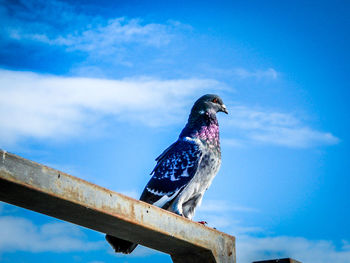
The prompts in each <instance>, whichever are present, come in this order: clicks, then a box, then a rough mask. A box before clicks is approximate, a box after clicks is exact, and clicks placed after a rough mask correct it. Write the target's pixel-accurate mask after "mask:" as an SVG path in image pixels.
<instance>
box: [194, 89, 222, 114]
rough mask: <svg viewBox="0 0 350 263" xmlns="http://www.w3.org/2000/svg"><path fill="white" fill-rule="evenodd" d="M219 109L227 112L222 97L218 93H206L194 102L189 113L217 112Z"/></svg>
mask: <svg viewBox="0 0 350 263" xmlns="http://www.w3.org/2000/svg"><path fill="white" fill-rule="evenodd" d="M220 111H221V112H225V113H226V114H228V111H227V108H226V106H225V104H224V102H223V101H222V99H221V98H220V97H219V96H218V95H215V94H207V95H204V96H202V97H200V98H199V99H198V100H197V101H196V102H195V103H194V105H193V108H192V111H191V114H204V113H217V112H220Z"/></svg>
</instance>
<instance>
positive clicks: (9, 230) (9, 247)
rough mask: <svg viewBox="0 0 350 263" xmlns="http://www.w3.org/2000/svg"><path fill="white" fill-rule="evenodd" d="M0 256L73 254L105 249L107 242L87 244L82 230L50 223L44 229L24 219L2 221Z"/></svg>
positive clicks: (8, 218) (11, 218)
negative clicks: (33, 253)
mask: <svg viewBox="0 0 350 263" xmlns="http://www.w3.org/2000/svg"><path fill="white" fill-rule="evenodd" d="M0 225H1V228H0V253H1V252H11V251H30V252H48V251H50V252H55V253H59V252H69V251H90V250H98V249H103V248H104V247H105V242H104V241H99V242H91V241H87V240H86V238H85V237H84V234H83V233H82V232H81V231H80V230H79V228H78V227H76V226H74V225H72V224H68V223H48V224H44V225H42V226H40V227H38V226H36V225H34V224H33V223H32V222H31V221H29V220H28V219H25V218H21V217H13V216H1V217H0Z"/></svg>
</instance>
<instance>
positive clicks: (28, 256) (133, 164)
mask: <svg viewBox="0 0 350 263" xmlns="http://www.w3.org/2000/svg"><path fill="white" fill-rule="evenodd" d="M0 3H1V5H0V22H1V24H2V27H1V28H0V90H1V96H0V147H1V148H2V149H5V150H7V151H10V152H12V153H15V154H19V155H21V156H23V157H26V158H29V159H31V160H34V161H37V162H40V163H43V164H46V165H49V166H52V167H54V168H57V169H60V170H63V171H65V172H68V173H70V174H72V175H74V176H78V177H80V178H83V179H85V180H88V181H90V182H93V183H96V184H99V185H101V186H104V187H106V188H109V189H112V190H115V191H118V192H122V193H125V194H127V195H129V196H132V197H135V198H137V197H138V196H139V194H140V193H141V191H142V190H143V187H144V185H145V184H146V183H147V181H148V180H149V173H150V171H151V170H152V169H153V166H154V159H155V157H157V156H158V154H160V153H161V152H162V150H163V149H165V148H166V147H167V146H168V145H169V144H171V143H172V142H173V141H175V140H176V139H177V136H178V134H179V132H180V131H181V129H182V128H183V126H184V125H185V122H186V120H187V117H188V114H189V110H190V108H191V105H192V103H193V102H194V101H195V100H196V99H197V98H198V97H200V96H202V95H203V94H206V93H217V94H219V95H220V96H221V97H222V98H223V100H224V102H225V104H226V105H227V107H228V109H229V111H230V114H229V115H227V116H226V115H225V116H224V115H223V114H222V115H221V114H220V116H219V122H220V129H221V141H222V155H223V156H222V159H223V160H222V167H221V170H220V172H219V174H218V175H217V177H216V178H215V180H214V182H213V184H212V186H211V188H210V189H209V190H208V191H207V193H206V194H205V197H204V200H203V203H202V206H201V208H200V209H199V210H198V211H197V213H196V216H195V219H196V220H205V221H207V222H208V223H209V226H212V227H216V228H218V229H219V230H222V231H224V232H227V233H229V234H232V235H234V236H236V238H237V259H238V262H239V263H245V262H252V261H254V260H262V259H271V258H278V257H293V258H295V259H297V260H299V261H302V262H303V263H306V262H307V263H311V262H315V263H316V262H317V263H323V262H325V263H326V262H327V263H328V262H339V263H345V262H349V260H350V228H349V223H348V222H349V221H350V212H349V211H350V209H349V199H350V195H349V190H348V189H349V188H350V180H349V173H350V167H349V162H348V160H347V159H348V149H349V139H350V137H349V134H350V133H349V131H350V129H349V128H350V127H349V104H348V99H349V63H348V61H349V52H348V47H349V46H350V43H349V42H350V41H349V32H348V30H349V26H350V25H349V16H348V14H349V11H350V5H349V3H348V2H347V1H288V2H287V1H249V2H248V1H228V2H223V1H217V2H216V3H215V4H214V3H212V2H209V1H198V2H197V1H191V2H190V3H189V2H188V1H177V2H176V3H168V2H167V3H166V2H165V1H147V3H146V2H144V1H114V2H113V3H111V1H92V0H91V1H82V2H78V1H43V0H42V1H21V0H19V1H4V0H1V1H0ZM0 222H1V223H0V260H1V262H62V261H63V260H65V261H68V262H90V263H93V262H94V263H97V262H104V263H107V262H171V261H170V257H169V256H168V255H165V254H161V253H158V252H156V251H153V250H150V249H147V248H143V247H140V248H138V249H137V250H136V251H135V253H134V254H132V255H130V256H120V255H115V254H113V252H112V249H111V248H110V247H109V246H108V245H107V244H106V243H105V242H104V237H103V235H102V234H100V233H97V232H94V231H91V230H88V229H85V228H82V227H78V226H75V225H72V224H68V223H65V222H62V221H59V220H56V219H53V218H50V217H47V216H44V215H40V214H37V213H34V212H31V211H27V210H25V209H21V208H17V207H14V206H11V205H8V204H4V203H1V204H0Z"/></svg>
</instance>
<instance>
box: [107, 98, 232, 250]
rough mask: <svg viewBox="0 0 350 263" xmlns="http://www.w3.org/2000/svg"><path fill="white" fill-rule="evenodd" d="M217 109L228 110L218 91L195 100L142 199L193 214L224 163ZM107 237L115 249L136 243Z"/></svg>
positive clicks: (181, 214)
mask: <svg viewBox="0 0 350 263" xmlns="http://www.w3.org/2000/svg"><path fill="white" fill-rule="evenodd" d="M218 112H224V113H226V114H228V110H227V108H226V106H225V104H224V103H223V101H222V99H221V98H220V97H219V96H218V95H215V94H206V95H204V96H202V97H200V98H199V99H198V100H197V101H196V102H195V103H194V105H193V107H192V109H191V112H190V115H189V117H188V121H187V124H186V125H185V127H184V128H183V130H182V131H181V133H180V135H179V137H178V140H177V141H176V142H174V143H173V144H172V145H170V146H169V147H168V148H167V149H165V150H164V151H163V153H162V154H161V155H159V156H158V157H157V158H156V162H157V163H156V166H155V167H154V169H153V171H152V172H151V175H152V177H151V179H150V180H149V182H148V183H147V185H146V187H145V188H144V190H143V192H142V194H141V197H140V200H141V201H144V202H146V203H149V204H152V205H154V206H157V207H160V208H163V209H166V210H168V211H170V212H173V213H175V214H177V215H180V216H183V217H185V218H188V219H190V220H191V219H192V218H193V216H194V213H195V209H196V207H198V206H199V205H200V204H201V201H202V198H203V195H204V192H205V191H206V190H207V189H208V187H209V186H210V184H211V183H212V180H213V179H214V177H215V176H216V174H217V172H218V171H219V168H220V165H221V149H220V136H219V123H218V120H217V117H216V113H218ZM201 222H202V223H203V222H204V221H201ZM106 240H107V241H108V242H109V243H110V245H111V246H112V247H113V249H114V250H115V252H116V253H124V254H130V253H131V252H132V251H133V250H134V249H135V248H136V246H137V244H135V243H132V242H129V241H127V240H123V239H120V238H118V237H115V236H111V235H108V234H107V235H106Z"/></svg>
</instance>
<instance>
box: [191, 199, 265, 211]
mask: <svg viewBox="0 0 350 263" xmlns="http://www.w3.org/2000/svg"><path fill="white" fill-rule="evenodd" d="M198 211H201V212H229V211H237V212H258V211H257V210H256V209H255V208H251V207H245V206H240V205H233V204H230V203H229V202H227V201H226V200H205V201H203V203H202V205H201V206H200V207H199V208H198Z"/></svg>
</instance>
